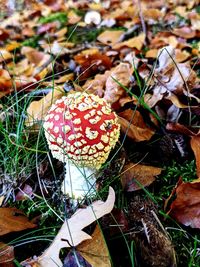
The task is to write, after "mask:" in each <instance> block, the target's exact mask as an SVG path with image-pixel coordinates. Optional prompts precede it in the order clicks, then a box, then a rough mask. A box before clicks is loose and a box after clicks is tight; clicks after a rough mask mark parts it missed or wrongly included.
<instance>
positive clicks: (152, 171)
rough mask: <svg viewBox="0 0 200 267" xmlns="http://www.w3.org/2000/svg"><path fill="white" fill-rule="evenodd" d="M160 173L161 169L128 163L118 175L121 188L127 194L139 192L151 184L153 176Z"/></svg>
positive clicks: (153, 179)
mask: <svg viewBox="0 0 200 267" xmlns="http://www.w3.org/2000/svg"><path fill="white" fill-rule="evenodd" d="M161 171H162V169H161V168H157V167H152V166H146V165H142V164H134V163H129V164H127V165H125V166H124V168H123V170H122V173H121V175H120V177H121V183H122V187H123V189H124V190H125V191H128V192H132V191H136V190H141V189H142V188H143V187H146V186H149V185H150V184H151V183H153V182H154V181H155V176H157V175H159V174H160V173H161Z"/></svg>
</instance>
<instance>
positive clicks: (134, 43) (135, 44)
mask: <svg viewBox="0 0 200 267" xmlns="http://www.w3.org/2000/svg"><path fill="white" fill-rule="evenodd" d="M144 41H145V34H144V33H141V34H140V35H138V36H136V37H133V38H131V39H129V40H127V41H124V42H121V43H118V44H115V45H113V47H112V48H113V49H120V48H121V47H123V46H127V47H130V48H137V49H138V50H141V49H142V47H143V45H144Z"/></svg>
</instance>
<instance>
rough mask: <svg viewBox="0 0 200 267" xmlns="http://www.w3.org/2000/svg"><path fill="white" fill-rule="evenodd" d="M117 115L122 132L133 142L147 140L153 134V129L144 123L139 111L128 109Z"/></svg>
mask: <svg viewBox="0 0 200 267" xmlns="http://www.w3.org/2000/svg"><path fill="white" fill-rule="evenodd" d="M118 116H119V117H118V119H119V123H120V125H121V130H122V132H123V133H124V134H126V135H127V136H128V137H130V138H131V139H133V140H134V141H135V142H140V141H145V140H149V139H150V138H151V137H152V136H153V134H154V131H153V130H152V129H150V128H149V127H148V126H147V125H146V124H145V122H144V120H143V118H142V115H141V114H140V112H139V111H137V110H136V111H133V110H131V109H128V110H125V111H123V112H120V113H119V114H118Z"/></svg>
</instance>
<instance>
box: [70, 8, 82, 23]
mask: <svg viewBox="0 0 200 267" xmlns="http://www.w3.org/2000/svg"><path fill="white" fill-rule="evenodd" d="M67 20H68V23H69V24H76V23H78V22H79V21H80V20H81V16H78V15H77V14H76V12H75V11H74V10H70V11H69V12H68V13H67Z"/></svg>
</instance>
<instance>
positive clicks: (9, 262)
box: [0, 242, 15, 267]
mask: <svg viewBox="0 0 200 267" xmlns="http://www.w3.org/2000/svg"><path fill="white" fill-rule="evenodd" d="M14 259H15V256H14V247H13V246H8V245H6V244H4V243H2V242H0V266H2V267H3V266H5V267H6V266H8V267H14V266H15V265H14V262H13V260H14Z"/></svg>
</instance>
